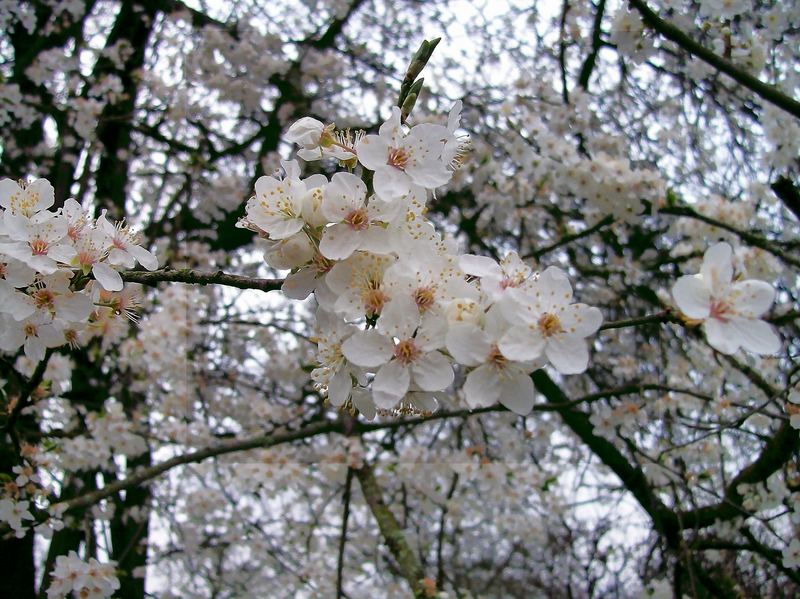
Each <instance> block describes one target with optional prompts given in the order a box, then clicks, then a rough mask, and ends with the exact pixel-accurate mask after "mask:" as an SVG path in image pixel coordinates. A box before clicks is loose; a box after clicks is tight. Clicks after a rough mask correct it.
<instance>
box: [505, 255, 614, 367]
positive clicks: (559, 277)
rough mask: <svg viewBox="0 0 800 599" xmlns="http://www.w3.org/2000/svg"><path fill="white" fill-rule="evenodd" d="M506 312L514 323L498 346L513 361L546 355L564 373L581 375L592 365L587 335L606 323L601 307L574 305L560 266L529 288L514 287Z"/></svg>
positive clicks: (507, 301)
mask: <svg viewBox="0 0 800 599" xmlns="http://www.w3.org/2000/svg"><path fill="white" fill-rule="evenodd" d="M508 295H509V296H510V297H509V298H508V300H504V303H503V312H504V314H505V316H506V318H507V319H508V320H509V322H511V323H512V324H515V325H521V326H512V327H511V329H509V331H508V332H507V333H506V334H505V335H503V337H502V339H501V340H500V344H499V348H500V351H501V352H502V353H503V355H504V356H506V357H507V358H508V359H510V360H517V361H528V360H535V359H537V358H538V357H540V356H541V355H545V356H546V357H547V359H548V360H549V361H550V363H551V364H552V365H553V366H554V367H555V368H556V370H558V371H559V372H560V373H561V374H579V373H581V372H583V371H585V370H586V367H587V366H588V364H589V350H588V348H587V345H586V341H585V338H586V337H588V336H589V335H591V334H593V333H595V332H596V331H597V329H598V328H600V324H601V323H602V322H603V315H602V314H601V313H600V310H598V309H597V308H593V307H591V306H587V305H586V304H571V303H570V302H571V301H572V286H571V285H570V284H569V279H568V278H567V275H566V274H564V272H563V271H562V270H561V269H560V268H556V267H555V266H551V267H550V268H548V269H547V270H545V271H544V272H543V273H542V274H541V276H540V277H539V279H538V280H537V281H536V282H535V283H533V284H532V285H531V287H530V289H529V290H527V291H522V290H520V289H511V290H509V292H508Z"/></svg>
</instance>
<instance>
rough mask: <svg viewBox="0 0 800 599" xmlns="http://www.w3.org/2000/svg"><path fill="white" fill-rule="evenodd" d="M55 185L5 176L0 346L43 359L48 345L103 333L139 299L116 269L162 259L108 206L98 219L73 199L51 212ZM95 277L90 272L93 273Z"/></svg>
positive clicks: (0, 191) (1, 184) (0, 216)
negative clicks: (112, 218)
mask: <svg viewBox="0 0 800 599" xmlns="http://www.w3.org/2000/svg"><path fill="white" fill-rule="evenodd" d="M54 201H55V197H54V190H53V186H52V185H50V183H49V182H48V181H47V180H45V179H37V180H36V181H34V182H33V183H30V184H26V183H24V182H21V183H16V182H14V181H12V180H11V179H3V180H2V181H0V331H2V332H0V349H2V350H5V351H8V352H16V351H17V350H18V349H19V348H20V347H24V351H25V355H26V356H27V357H28V358H30V359H31V360H33V361H34V362H38V361H40V360H41V359H42V358H43V357H44V355H45V350H46V349H47V348H54V347H59V346H61V345H65V344H69V345H71V346H76V345H80V344H81V343H84V342H86V341H87V340H88V339H89V338H91V337H93V336H96V335H100V336H105V334H106V332H107V329H108V328H109V327H110V325H109V321H110V320H113V319H114V318H115V317H116V316H119V315H121V314H123V313H125V314H127V315H130V314H132V312H131V310H132V308H134V307H135V304H136V298H135V294H134V292H133V291H132V290H131V289H130V288H124V285H123V281H122V277H121V276H120V274H119V272H118V270H119V269H122V268H133V267H134V266H135V265H136V262H139V263H140V264H141V265H142V266H144V267H145V268H147V269H149V270H154V269H155V268H157V267H158V260H157V259H156V257H155V256H154V255H153V254H152V253H150V252H149V251H148V250H146V249H144V248H143V247H141V246H140V245H139V238H138V235H137V234H136V233H135V232H134V231H133V230H132V229H130V228H129V227H127V226H126V225H125V224H124V223H122V222H120V223H116V224H115V223H112V222H110V221H109V220H108V219H107V218H106V214H105V211H103V213H102V214H101V215H100V216H99V217H98V218H97V219H93V218H92V217H91V216H90V215H89V214H88V213H87V212H86V210H84V209H83V208H82V207H81V205H80V204H79V203H78V202H76V201H75V200H72V199H69V200H67V201H66V202H65V203H64V205H63V207H61V208H59V209H58V210H55V211H54V210H51V209H50V208H51V207H52V206H53V204H54ZM90 275H91V276H90Z"/></svg>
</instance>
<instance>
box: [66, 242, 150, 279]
mask: <svg viewBox="0 0 800 599" xmlns="http://www.w3.org/2000/svg"><path fill="white" fill-rule="evenodd" d="M107 248H108V236H107V234H106V232H105V231H102V230H100V229H92V230H90V231H88V232H86V233H84V234H83V235H80V236H79V237H78V238H77V239H76V241H75V252H76V254H75V257H74V258H73V259H72V265H73V266H77V267H78V268H80V269H81V271H82V272H83V274H87V273H89V272H90V271H91V273H92V275H94V278H95V279H96V280H97V282H98V283H100V285H102V287H103V289H105V290H106V291H120V290H121V289H122V286H123V283H122V277H121V276H120V274H119V273H118V272H117V271H116V270H114V269H113V268H111V267H110V266H109V265H108V264H106V263H105V262H104V259H105V258H106V257H107V256H108V249H107ZM145 251H146V250H145Z"/></svg>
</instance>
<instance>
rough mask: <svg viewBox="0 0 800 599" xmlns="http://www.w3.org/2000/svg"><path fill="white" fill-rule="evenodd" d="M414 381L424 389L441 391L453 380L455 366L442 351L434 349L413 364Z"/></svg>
mask: <svg viewBox="0 0 800 599" xmlns="http://www.w3.org/2000/svg"><path fill="white" fill-rule="evenodd" d="M411 372H413V373H414V382H415V383H416V384H417V386H418V387H419V388H420V389H422V390H423V391H441V390H442V389H447V387H449V386H450V384H451V383H452V382H453V378H454V376H453V367H452V365H451V364H450V360H448V359H447V358H445V357H444V355H442V353H441V352H438V351H432V352H430V353H428V354H425V355H423V356H420V357H419V358H418V359H417V360H415V361H414V362H413V363H412V364H411Z"/></svg>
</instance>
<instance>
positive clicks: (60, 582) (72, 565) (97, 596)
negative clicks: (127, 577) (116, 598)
mask: <svg viewBox="0 0 800 599" xmlns="http://www.w3.org/2000/svg"><path fill="white" fill-rule="evenodd" d="M115 567H116V563H115V562H107V563H105V564H101V563H100V562H98V561H97V560H96V559H94V558H90V559H89V561H88V562H85V561H83V560H82V559H81V558H80V557H78V554H77V553H75V552H74V551H70V552H69V555H59V556H58V557H57V558H56V566H55V568H54V570H53V574H52V577H53V579H52V582H51V583H50V586H49V587H48V588H47V598H48V599H62V598H63V597H69V596H70V595H71V596H72V597H75V598H76V599H77V598H78V597H80V598H81V599H104V598H105V597H111V596H112V595H113V594H114V591H116V590H117V589H118V588H119V587H120V584H119V579H118V578H117V576H116V573H115V571H114V568H115Z"/></svg>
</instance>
